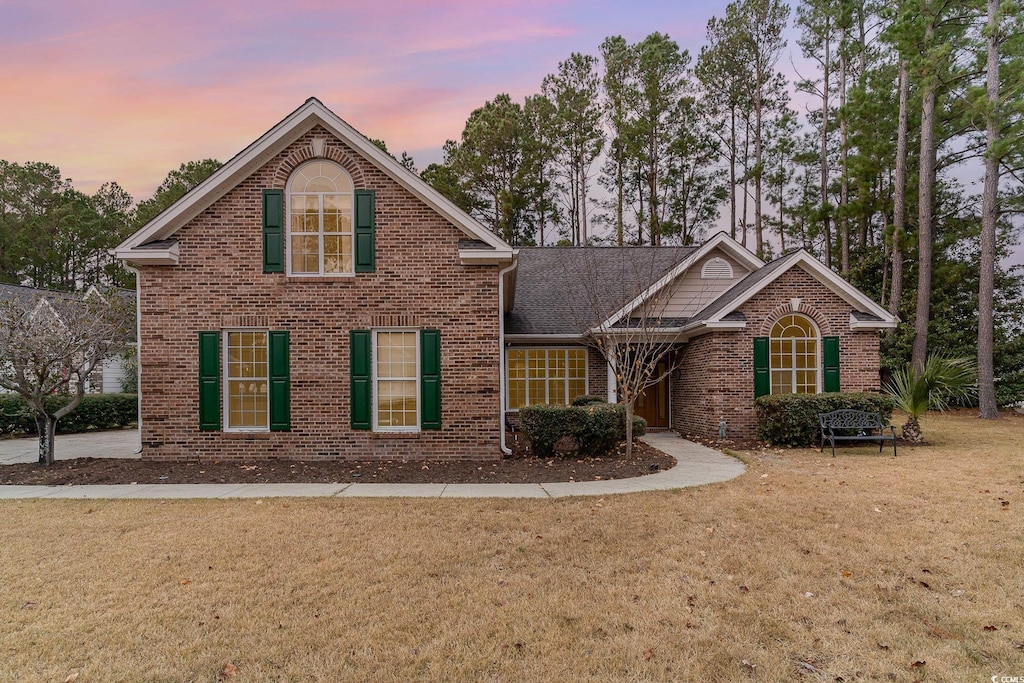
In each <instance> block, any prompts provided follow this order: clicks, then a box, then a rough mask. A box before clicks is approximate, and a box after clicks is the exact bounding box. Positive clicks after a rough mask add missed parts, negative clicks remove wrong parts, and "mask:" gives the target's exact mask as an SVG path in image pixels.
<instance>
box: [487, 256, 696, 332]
mask: <svg viewBox="0 0 1024 683" xmlns="http://www.w3.org/2000/svg"><path fill="white" fill-rule="evenodd" d="M697 250H698V248H697V247H692V246H689V247H520V248H519V250H518V251H519V256H518V262H519V265H518V267H517V269H516V270H517V275H516V296H515V307H514V308H513V309H512V310H511V311H509V312H508V313H506V314H505V334H506V335H536V336H563V337H577V336H579V335H582V334H584V333H585V332H586V331H587V330H588V329H589V327H590V326H592V325H594V324H596V323H599V322H600V320H599V319H598V318H600V317H603V316H606V315H608V314H609V312H612V311H616V310H618V309H620V308H621V307H622V306H623V305H624V304H625V303H626V302H628V301H630V300H631V299H633V298H635V297H636V296H637V295H639V294H640V293H641V292H643V291H644V290H645V289H646V288H648V287H649V286H650V284H651V283H652V282H655V281H658V280H659V279H660V278H661V277H663V276H664V275H665V274H666V273H668V272H669V271H670V270H672V269H673V267H675V266H677V265H678V264H679V263H680V261H683V260H685V259H686V258H687V257H688V256H689V255H690V254H692V253H694V252H695V251H697Z"/></svg>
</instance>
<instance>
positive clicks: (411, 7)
mask: <svg viewBox="0 0 1024 683" xmlns="http://www.w3.org/2000/svg"><path fill="white" fill-rule="evenodd" d="M724 6H725V2H724V1H721V0H719V1H716V2H710V3H705V2H697V1H692V2H678V1H676V2H669V1H661V0H657V1H651V0H644V1H642V2H622V1H621V0H618V1H612V0H609V1H606V2H594V1H593V0H587V1H586V2H584V1H583V0H514V1H513V0H510V1H504V2H501V1H499V2H495V1H493V0H440V1H438V0H434V1H429V0H383V1H381V2H366V3H363V2H360V3H355V2H345V1H342V2H337V1H336V0H333V1H332V0H291V1H289V2H281V1H278V2H266V1H265V0H247V1H246V2H235V1H227V2H198V1H196V0H174V1H165V0H158V1H156V2H154V1H150V0H147V1H142V0H104V1H101V2H97V3H92V2H80V1H71V0H63V1H61V0H57V1H55V2H46V3H35V2H28V1H21V2H18V1H16V2H14V3H13V4H12V3H3V15H4V20H3V22H0V77H2V82H3V84H4V89H3V92H4V95H3V100H2V101H3V106H2V107H0V158H3V159H7V160H9V161H17V162H24V161H45V162H48V163H51V164H54V165H56V166H58V167H60V169H61V171H62V172H63V174H64V176H65V177H70V178H72V179H74V183H75V186H76V187H77V188H78V189H80V190H82V191H84V192H92V191H93V190H95V189H96V188H97V187H98V186H99V185H100V184H101V183H103V182H105V181H108V180H116V181H117V182H118V183H120V184H121V185H122V186H123V187H124V188H125V189H126V190H128V192H129V193H131V195H132V196H133V197H134V198H135V199H136V200H139V199H145V198H147V197H148V196H150V195H151V194H152V192H153V191H154V190H155V189H156V186H157V185H158V184H159V183H160V182H161V180H163V177H164V176H165V175H166V174H167V172H168V171H169V170H171V169H172V168H176V167H177V166H178V165H179V164H180V163H182V162H184V161H189V160H193V159H201V158H206V157H214V158H217V159H220V160H221V161H225V160H227V159H229V158H230V157H231V156H233V155H234V154H235V153H236V152H238V151H239V150H241V149H242V148H243V147H245V146H246V145H248V144H249V143H250V142H252V141H253V140H255V139H256V138H257V137H259V136H260V135H261V134H262V133H264V132H265V131H266V130H267V129H269V128H270V127H271V126H273V125H274V124H275V123H277V122H278V121H279V120H281V119H282V118H284V116H285V115H287V114H288V113H289V112H291V111H292V110H293V109H295V108H296V107H298V106H299V105H300V104H302V102H304V101H305V100H306V98H307V97H310V96H315V97H318V98H319V99H320V100H321V101H323V102H324V104H326V105H327V106H328V107H330V108H331V109H333V110H334V111H335V112H336V113H337V114H338V115H339V116H341V117H342V118H344V119H345V120H346V121H348V122H349V123H350V124H352V125H353V126H355V127H356V128H357V129H358V130H359V131H360V132H362V133H363V134H365V135H367V136H369V137H375V138H382V139H383V140H384V141H385V142H387V144H388V148H389V149H391V150H392V152H394V153H396V154H397V153H399V152H401V151H402V150H407V151H408V152H409V153H410V154H412V156H413V157H414V158H415V159H416V161H417V164H418V165H419V166H420V167H423V166H425V165H426V164H427V163H429V162H431V161H440V159H441V151H440V148H441V146H442V145H443V144H444V141H445V140H446V139H448V138H457V137H458V136H459V135H460V133H461V132H462V127H463V124H464V123H465V121H466V118H467V116H468V115H469V113H470V112H471V111H472V110H473V109H475V108H476V107H479V106H480V105H482V104H483V103H484V102H485V101H486V100H488V99H491V98H493V97H494V96H495V95H496V94H498V93H501V92H508V93H509V94H511V95H512V96H513V98H516V99H521V98H522V97H523V96H525V95H527V94H531V93H534V92H537V91H538V90H539V89H540V82H541V79H542V78H543V77H544V75H545V74H548V73H551V72H552V71H554V70H555V68H556V67H557V64H558V62H559V61H561V60H564V59H565V58H567V57H568V56H569V54H570V53H571V52H574V51H581V52H589V53H592V54H596V53H597V48H598V45H599V44H600V43H601V41H602V40H603V39H604V38H605V37H607V36H609V35H615V34H621V35H623V36H624V37H625V38H626V39H627V40H630V41H638V40H640V39H642V38H643V37H644V36H645V35H647V34H648V33H651V32H652V31H661V32H663V33H668V34H669V35H670V36H671V37H672V38H674V39H675V40H677V41H678V42H679V43H680V45H682V46H683V47H687V48H689V49H690V52H691V54H693V55H696V53H697V52H698V51H699V49H700V45H701V44H702V43H703V40H704V32H705V27H706V24H707V21H708V19H709V18H710V17H711V16H712V15H713V14H715V13H716V12H717V13H719V14H721V13H722V12H723V11H724Z"/></svg>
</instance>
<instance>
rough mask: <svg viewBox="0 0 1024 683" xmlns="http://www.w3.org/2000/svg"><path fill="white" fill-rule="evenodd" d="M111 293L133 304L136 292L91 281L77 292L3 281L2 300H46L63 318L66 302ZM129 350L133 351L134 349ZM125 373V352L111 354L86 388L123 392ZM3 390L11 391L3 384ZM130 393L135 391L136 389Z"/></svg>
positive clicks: (102, 296)
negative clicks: (83, 290)
mask: <svg viewBox="0 0 1024 683" xmlns="http://www.w3.org/2000/svg"><path fill="white" fill-rule="evenodd" d="M111 294H113V295H114V296H119V297H122V298H123V299H125V300H126V301H130V302H131V304H132V307H134V306H135V292H133V291H130V290H125V289H110V290H106V291H105V292H101V291H100V290H99V289H98V288H97V287H96V286H95V285H92V286H90V287H89V289H87V290H86V291H85V294H82V295H77V294H72V293H69V292H57V291H52V290H48V289H36V288H34V287H22V286H20V285H9V284H2V283H0V300H6V299H34V300H39V301H40V302H45V303H46V305H49V307H50V308H51V309H52V310H53V312H54V314H55V315H56V316H57V318H58V319H59V318H60V309H61V308H62V307H63V306H67V305H69V304H73V303H74V301H75V299H76V298H78V297H79V296H81V298H82V299H88V298H89V297H91V296H98V297H100V298H101V299H106V297H107V296H110V295H111ZM131 346H132V347H133V348H134V346H135V340H134V339H133V340H132V341H131ZM129 353H131V351H130V352H129ZM126 375H127V372H126V369H125V356H124V355H122V354H117V355H114V356H110V357H109V358H106V359H104V360H103V363H102V365H101V366H100V368H98V369H97V370H96V371H94V372H93V374H92V376H91V377H90V378H89V381H88V382H86V385H85V387H86V388H85V390H86V392H87V393H90V394H119V393H122V384H123V383H124V380H125V377H126ZM0 393H9V392H7V391H6V390H5V389H3V388H0ZM129 393H134V389H132V390H131V391H130V392H129Z"/></svg>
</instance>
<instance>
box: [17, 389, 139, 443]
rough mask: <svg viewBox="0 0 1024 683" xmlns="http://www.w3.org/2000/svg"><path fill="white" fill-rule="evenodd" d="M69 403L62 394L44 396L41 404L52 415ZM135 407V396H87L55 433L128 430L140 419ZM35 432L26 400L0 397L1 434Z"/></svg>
mask: <svg viewBox="0 0 1024 683" xmlns="http://www.w3.org/2000/svg"><path fill="white" fill-rule="evenodd" d="M70 400H71V397H70V396H65V395H55V396H47V397H46V399H44V404H45V405H46V410H47V411H49V412H50V413H51V414H52V413H53V412H55V411H57V410H59V409H60V408H61V407H62V406H65V405H67V403H68V401H70ZM138 408H139V402H138V396H136V395H135V394H87V395H86V396H84V397H83V398H82V402H81V403H79V404H78V407H77V408H75V409H74V410H72V411H71V412H70V413H68V414H67V415H65V416H64V417H62V418H61V419H60V421H59V422H57V433H58V434H75V433H78V432H84V431H88V430H93V429H95V430H102V429H118V428H120V427H127V426H128V425H130V424H131V423H133V422H135V421H137V420H138V419H139V410H138ZM35 433H36V420H35V417H34V415H33V414H32V411H31V409H30V408H29V407H28V405H27V404H26V403H25V401H24V400H23V399H22V398H21V397H20V396H18V395H17V394H4V395H2V396H0V434H35Z"/></svg>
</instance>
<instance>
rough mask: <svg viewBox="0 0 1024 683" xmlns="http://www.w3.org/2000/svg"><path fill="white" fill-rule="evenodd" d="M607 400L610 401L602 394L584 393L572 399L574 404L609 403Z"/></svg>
mask: <svg viewBox="0 0 1024 683" xmlns="http://www.w3.org/2000/svg"><path fill="white" fill-rule="evenodd" d="M607 402H608V401H606V400H605V399H604V398H602V397H601V396H594V395H593V394H583V395H582V396H577V397H576V398H574V399H573V400H572V404H573V405H574V406H592V405H594V404H595V403H607Z"/></svg>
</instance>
